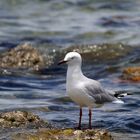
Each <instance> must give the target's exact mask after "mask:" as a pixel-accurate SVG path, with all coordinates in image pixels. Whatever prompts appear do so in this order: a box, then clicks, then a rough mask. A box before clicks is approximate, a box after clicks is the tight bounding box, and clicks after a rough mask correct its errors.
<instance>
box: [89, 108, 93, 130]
mask: <svg viewBox="0 0 140 140" xmlns="http://www.w3.org/2000/svg"><path fill="white" fill-rule="evenodd" d="M91 117H92V110H91V109H89V129H92V126H91Z"/></svg>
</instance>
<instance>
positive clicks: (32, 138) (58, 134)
mask: <svg viewBox="0 0 140 140" xmlns="http://www.w3.org/2000/svg"><path fill="white" fill-rule="evenodd" d="M19 139H20V140H113V138H112V136H111V134H110V133H109V132H107V131H106V130H99V129H95V130H94V129H91V130H89V129H87V130H74V129H45V128H43V129H39V130H38V131H37V132H35V133H17V134H14V135H13V136H12V140H19Z"/></svg>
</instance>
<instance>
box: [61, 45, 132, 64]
mask: <svg viewBox="0 0 140 140" xmlns="http://www.w3.org/2000/svg"><path fill="white" fill-rule="evenodd" d="M132 49H133V48H132V47H131V46H125V45H123V44H120V43H119V44H101V45H96V44H95V45H94V44H93V45H77V46H76V45H75V46H71V47H68V48H66V49H64V50H63V53H64V54H66V53H67V52H70V51H76V52H79V53H80V54H81V55H82V57H83V58H84V60H88V61H92V62H99V61H100V62H103V61H108V60H115V59H118V58H120V57H123V56H125V55H127V54H128V53H129V52H131V51H132ZM64 54H63V55H64Z"/></svg>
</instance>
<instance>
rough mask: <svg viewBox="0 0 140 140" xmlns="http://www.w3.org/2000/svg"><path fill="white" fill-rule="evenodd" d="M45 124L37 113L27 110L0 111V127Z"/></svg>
mask: <svg viewBox="0 0 140 140" xmlns="http://www.w3.org/2000/svg"><path fill="white" fill-rule="evenodd" d="M43 125H45V122H44V121H42V120H41V119H40V118H39V117H38V116H37V115H34V114H33V113H30V112H26V111H11V112H5V113H0V127H4V128H15V127H33V128H34V127H35V128H38V127H41V126H43Z"/></svg>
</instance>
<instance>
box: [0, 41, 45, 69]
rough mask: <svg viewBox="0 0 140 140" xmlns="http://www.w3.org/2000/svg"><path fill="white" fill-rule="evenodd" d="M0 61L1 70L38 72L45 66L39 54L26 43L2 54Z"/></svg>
mask: <svg viewBox="0 0 140 140" xmlns="http://www.w3.org/2000/svg"><path fill="white" fill-rule="evenodd" d="M0 59H1V61H0V67H1V68H32V69H33V70H38V69H40V68H41V67H43V66H45V60H44V58H43V57H42V55H41V54H40V52H39V51H38V50H37V49H35V48H33V47H32V46H31V45H30V44H28V43H24V44H22V45H19V46H17V47H15V48H12V49H11V50H9V51H8V52H4V53H2V54H1V56H0Z"/></svg>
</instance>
